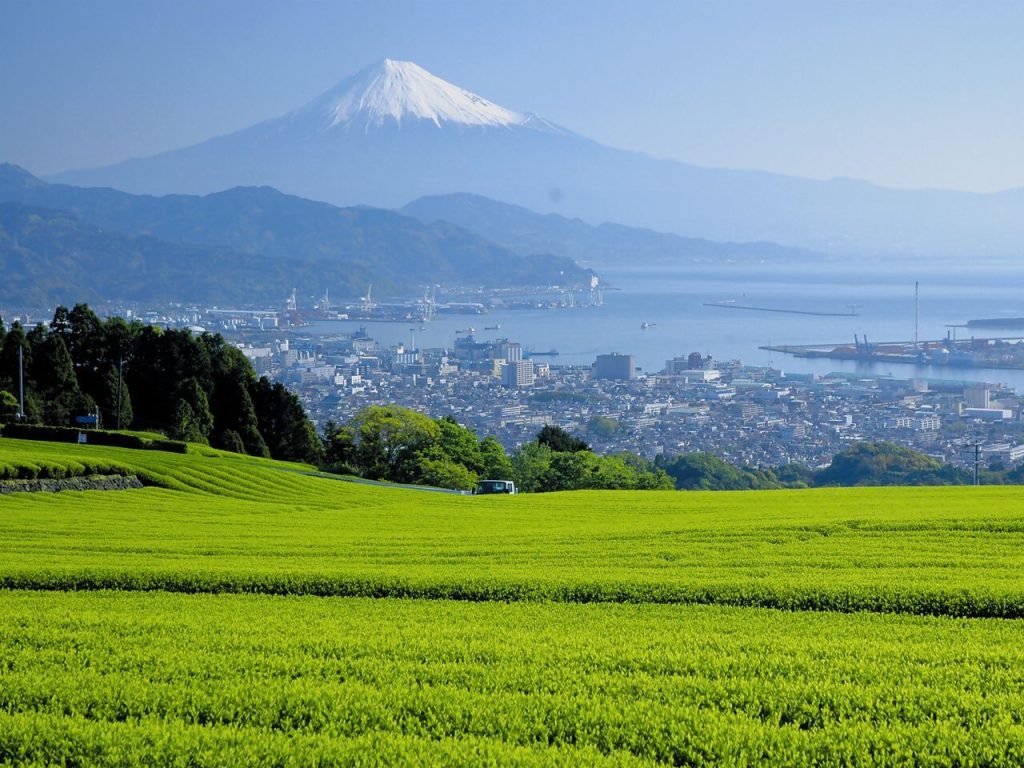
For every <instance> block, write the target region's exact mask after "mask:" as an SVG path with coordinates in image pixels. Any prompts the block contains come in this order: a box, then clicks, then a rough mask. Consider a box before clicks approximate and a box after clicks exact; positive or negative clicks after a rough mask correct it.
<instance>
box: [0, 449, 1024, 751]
mask: <svg viewBox="0 0 1024 768" xmlns="http://www.w3.org/2000/svg"><path fill="white" fill-rule="evenodd" d="M86 457H89V460H90V461H94V462H107V463H110V464H116V465H118V466H121V467H124V468H125V469H126V470H131V471H133V472H134V473H137V474H139V475H143V476H145V477H147V478H148V481H149V482H151V483H155V484H156V485H151V486H150V487H147V488H144V489H141V490H132V491H111V492H66V493H61V494H56V495H53V494H14V495H11V496H4V497H0V583H2V584H3V585H4V586H5V587H7V589H5V590H3V591H0V659H2V661H0V664H2V667H0V668H2V670H3V674H0V764H2V763H3V762H5V761H7V762H12V763H23V762H32V761H35V762H37V763H39V764H49V763H54V762H56V763H60V762H65V761H68V760H69V759H71V760H72V762H75V763H76V764H81V765H115V764H139V763H144V762H147V761H149V762H150V763H158V764H180V765H187V764H197V765H214V764H230V763H233V764H252V765H300V764H302V765H308V764H319V765H335V764H353V763H357V762H359V761H363V762H366V761H376V762H378V763H384V764H393V765H416V764H419V765H433V764H438V763H446V764H454V765H480V764H501V765H515V764H521V765H552V764H566V765H658V764H675V765H751V764H772V765H805V764H809V763H811V762H813V763H815V764H818V765H886V764H888V765H913V764H918V765H920V764H929V765H953V764H959V765H971V764H973V765H983V764H984V765H1018V764H1020V763H1021V762H1022V761H1024V718H1022V716H1021V712H1022V711H1024V707H1022V705H1024V695H1022V692H1024V651H1022V650H1021V648H1020V643H1019V638H1020V636H1021V633H1022V631H1024V621H1021V620H1019V619H1017V618H994V617H1018V616H1021V615H1024V588H1022V587H1021V586H1020V580H1019V574H1020V572H1021V566H1022V565H1024V546H1022V544H1024V511H1022V509H1024V507H1022V505H1021V501H1022V499H1024V492H1022V490H1020V489H1016V488H1012V487H999V488H981V489H975V488H884V489H882V488H879V489H825V490H816V491H793V492H783V491H776V492H764V493H758V492H743V493H676V492H665V493H653V492H641V493H627V492H581V493H567V494H545V495H537V496H526V495H523V496H518V497H479V498H474V497H462V496H453V495H444V494H433V493H425V492H419V491H408V490H401V489H393V488H386V487H373V486H363V485H357V484H353V483H346V482H339V481H337V480H333V479H326V478H321V477H315V476H311V475H309V474H304V473H306V472H308V471H309V469H308V468H305V467H302V466H301V465H288V464H282V463H280V462H274V461H269V460H255V459H251V458H246V457H242V456H236V455H234V454H227V453H222V452H219V451H212V450H209V449H198V448H197V449H196V450H195V451H194V452H192V453H189V454H186V455H181V454H171V453H160V452H157V451H132V450H128V449H115V448H103V447H98V446H77V445H65V444H46V443H35V442H22V441H16V440H10V439H0V464H9V465H17V463H18V462H19V461H21V462H24V461H36V462H42V461H45V462H52V463H60V462H68V463H71V462H78V463H82V462H83V461H84V460H85V458H86ZM71 588H73V589H75V590H82V589H85V590H89V591H85V592H83V591H74V592H72V591H68V590H69V589H71ZM104 588H116V590H117V591H112V590H110V589H104ZM173 593H186V594H173ZM218 593H236V594H218ZM251 593H266V594H251ZM315 595H321V596H333V597H328V599H324V598H323V597H316V596H315ZM395 597H414V598H417V599H412V600H410V599H393V598H395ZM696 603H706V604H705V605H698V604H696ZM777 607H784V608H787V609H790V610H777V609H774V608H777ZM806 609H813V610H806ZM859 609H868V610H869V611H874V612H873V613H866V612H858V611H859ZM922 614H936V615H922ZM963 617H993V618H963Z"/></svg>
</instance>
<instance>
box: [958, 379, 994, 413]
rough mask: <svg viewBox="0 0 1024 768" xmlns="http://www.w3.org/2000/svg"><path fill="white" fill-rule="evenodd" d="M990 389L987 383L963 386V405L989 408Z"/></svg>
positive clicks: (990, 404)
mask: <svg viewBox="0 0 1024 768" xmlns="http://www.w3.org/2000/svg"><path fill="white" fill-rule="evenodd" d="M991 395H992V390H991V388H990V387H989V385H988V384H972V385H971V386H969V387H964V405H966V406H967V407H968V408H990V407H991V406H992V403H991Z"/></svg>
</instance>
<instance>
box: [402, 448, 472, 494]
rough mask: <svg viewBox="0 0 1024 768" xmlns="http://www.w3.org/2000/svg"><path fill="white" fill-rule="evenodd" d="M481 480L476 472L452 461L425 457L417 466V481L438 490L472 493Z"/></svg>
mask: <svg viewBox="0 0 1024 768" xmlns="http://www.w3.org/2000/svg"><path fill="white" fill-rule="evenodd" d="M477 480H479V478H478V477H477V475H476V474H475V473H474V472H471V471H470V470H468V469H466V467H465V466H464V465H462V464H458V463H456V462H454V461H451V460H450V459H431V458H429V457H426V456H424V457H423V458H421V459H420V460H419V462H418V464H417V481H418V482H419V483H421V484H423V485H432V486H434V487H436V488H451V489H453V490H461V491H471V490H473V488H475V487H476V483H477Z"/></svg>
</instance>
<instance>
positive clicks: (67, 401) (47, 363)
mask: <svg viewBox="0 0 1024 768" xmlns="http://www.w3.org/2000/svg"><path fill="white" fill-rule="evenodd" d="M35 334H36V329H34V330H33V331H32V332H31V333H30V334H29V335H30V340H34V339H32V338H31V337H32V336H33V335H35ZM38 339H39V340H38V342H37V343H38V346H37V347H36V349H35V350H34V355H33V360H32V379H33V381H34V382H35V384H36V386H37V387H38V394H39V397H40V398H41V399H42V401H43V419H44V420H45V422H46V423H47V424H54V425H59V426H70V425H71V424H72V422H73V420H74V416H75V415H76V411H80V410H81V411H88V410H89V409H90V405H91V404H92V400H91V398H87V397H86V396H84V395H83V394H82V392H81V390H80V389H79V387H78V379H77V378H76V377H75V368H74V364H73V362H72V360H71V354H70V353H69V352H68V348H67V345H66V344H65V343H64V338H63V337H62V336H61V335H60V334H57V333H52V334H45V333H42V334H39V335H38Z"/></svg>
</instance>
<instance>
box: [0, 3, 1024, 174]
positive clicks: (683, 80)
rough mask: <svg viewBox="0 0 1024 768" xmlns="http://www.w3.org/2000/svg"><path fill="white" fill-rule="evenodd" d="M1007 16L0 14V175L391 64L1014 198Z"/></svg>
mask: <svg viewBox="0 0 1024 768" xmlns="http://www.w3.org/2000/svg"><path fill="white" fill-rule="evenodd" d="M1022 39H1024V2H968V1H966V0H965V1H964V2H910V1H909V0H908V1H907V2H899V1H898V0H889V1H887V2H852V1H851V2H834V3H829V2H826V1H825V0H814V1H809V2H785V1H784V0H780V1H778V2H766V1H758V2H728V1H724V0H716V1H714V2H712V1H711V0H708V1H707V2H678V1H676V2H640V1H638V0H630V2H605V1H602V0H589V1H588V2H584V1H583V0H580V1H579V2H560V1H559V0H541V1H540V2H532V1H531V2H515V3H511V2H489V1H485V0H480V1H479V2H469V1H468V0H467V1H466V2H452V1H451V0H429V1H428V0H424V2H398V1H395V2H389V1H388V0H376V1H375V2H358V3H357V2H333V3H327V2H301V1H299V0H293V1H292V2H280V3H278V2H259V1H258V0H245V1H241V0H240V1H238V2H227V1H222V2H218V1H216V0H209V1H207V2H200V1H199V0H174V1H173V2H169V1H163V2H142V1H141V0H135V1H133V2H110V1H108V0H90V1H89V2H80V1H77V0H76V1H68V2H50V1H49V0H32V1H31V2H29V1H28V0H25V1H22V0H0V73H2V74H0V160H10V161H13V162H17V163H20V164H23V165H25V166H26V167H28V168H29V169H30V170H33V171H35V172H37V173H49V172H55V171H58V170H64V169H67V168H75V167H78V168H81V167H90V166H95V165H101V164H105V163H109V162H113V161H117V160H121V159H125V158H127V157H132V156H140V155H146V154H151V153H154V152H157V151H161V150H166V149H171V148H175V147H179V146H184V145H187V144H191V143H194V142H197V141H200V140H202V139H205V138H209V137H210V136H212V135H215V134H221V133H227V132H230V131H232V130H235V129H238V128H242V127H245V126H247V125H250V124H252V123H254V122H257V121H259V120H262V119H265V118H269V117H274V116H277V115H279V114H281V113H284V112H286V111H288V110H290V109H292V108H294V107H296V106H298V105H300V104H302V103H303V102H305V101H306V100H308V99H309V98H311V97H313V96H315V95H317V94H318V93H320V92H322V91H324V90H326V89H327V88H329V87H330V86H331V85H333V84H334V83H335V82H337V81H338V80H340V79H342V78H343V77H345V76H347V75H349V74H351V73H352V72H354V71H356V70H358V69H361V68H362V67H364V66H366V65H367V64H370V63H371V62H373V61H375V60H377V59H380V58H383V57H390V58H396V59H411V60H413V61H416V62H417V63H419V64H420V65H421V66H423V67H425V68H426V69H428V70H430V71H432V72H434V73H435V74H437V75H439V76H441V77H443V78H445V79H447V80H450V81H452V82H454V83H457V84H459V85H461V86H463V87H466V88H468V89H470V90H472V91H476V92H477V93H479V94H481V95H483V96H485V97H487V98H489V99H491V100H493V101H496V102H498V103H499V104H502V105H504V106H507V107H510V108H513V109H519V110H524V111H533V112H537V113H538V114H541V115H543V116H545V117H547V118H549V119H551V120H553V121H555V122H558V123H561V124H562V125H565V126H567V127H569V128H572V129H574V130H576V131H578V132H580V133H583V134H585V135H587V136H590V137H591V138H594V139H597V140H599V141H601V142H603V143H606V144H611V145H614V146H618V147H624V148H630V149H638V150H643V151H645V152H648V153H650V154H653V155H656V156H660V157H671V158H676V159H679V160H684V161H688V162H693V163H697V164H701V165H709V166H720V167H733V168H759V169H764V170H771V171H780V172H785V173H791V174H795V175H801V176H811V177H817V178H826V177H831V176H853V177H858V178H864V179H869V180H871V181H876V182H879V183H883V184H888V185H893V186H903V187H922V186H941V187H950V188H959V189H972V190H980V191H988V190H996V189H1003V188H1007V187H1013V186H1024V130H1022V128H1024V120H1022V118H1024V44H1022V42H1021V41H1022Z"/></svg>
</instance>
